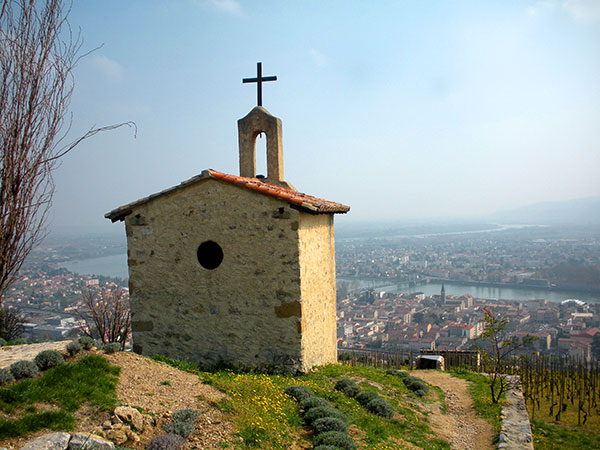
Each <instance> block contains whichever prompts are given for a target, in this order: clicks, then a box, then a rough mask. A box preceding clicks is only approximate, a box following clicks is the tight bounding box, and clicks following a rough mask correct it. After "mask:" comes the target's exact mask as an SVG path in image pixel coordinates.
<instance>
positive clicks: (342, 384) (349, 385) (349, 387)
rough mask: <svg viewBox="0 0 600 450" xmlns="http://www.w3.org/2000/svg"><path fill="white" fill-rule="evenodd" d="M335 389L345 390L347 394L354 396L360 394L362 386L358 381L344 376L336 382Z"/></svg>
mask: <svg viewBox="0 0 600 450" xmlns="http://www.w3.org/2000/svg"><path fill="white" fill-rule="evenodd" d="M334 389H335V390H336V391H340V392H343V393H344V394H345V395H347V396H348V397H352V398H354V397H356V396H357V395H358V394H360V388H359V387H358V385H357V384H356V382H355V381H354V380H351V379H349V378H342V379H341V380H338V382H337V383H335V386H334Z"/></svg>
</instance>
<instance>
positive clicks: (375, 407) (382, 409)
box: [365, 397, 394, 419]
mask: <svg viewBox="0 0 600 450" xmlns="http://www.w3.org/2000/svg"><path fill="white" fill-rule="evenodd" d="M365 408H367V410H368V411H370V412H372V413H373V414H377V415H378V416H381V417H386V418H388V419H390V418H391V417H393V416H394V408H393V407H392V405H390V404H389V403H388V402H386V401H385V400H384V399H382V398H379V397H378V398H374V399H373V400H371V401H370V402H369V403H367V406H366V407H365Z"/></svg>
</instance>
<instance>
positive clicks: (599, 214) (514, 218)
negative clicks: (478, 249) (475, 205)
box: [489, 197, 600, 225]
mask: <svg viewBox="0 0 600 450" xmlns="http://www.w3.org/2000/svg"><path fill="white" fill-rule="evenodd" d="M489 219H490V220H494V221H497V222H501V223H528V224H536V225H561V224H565V225H571V224H580V225H594V224H600V197H589V198H581V199H576V200H568V201H563V202H541V203H534V204H532V205H528V206H523V207H521V208H516V209H511V210H507V211H499V212H497V213H494V214H492V215H490V216H489Z"/></svg>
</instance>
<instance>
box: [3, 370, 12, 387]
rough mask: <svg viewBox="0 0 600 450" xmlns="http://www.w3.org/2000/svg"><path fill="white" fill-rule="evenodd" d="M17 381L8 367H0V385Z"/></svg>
mask: <svg viewBox="0 0 600 450" xmlns="http://www.w3.org/2000/svg"><path fill="white" fill-rule="evenodd" d="M13 381H15V377H13V374H12V373H10V370H8V369H0V386H1V385H4V384H8V383H12V382H13Z"/></svg>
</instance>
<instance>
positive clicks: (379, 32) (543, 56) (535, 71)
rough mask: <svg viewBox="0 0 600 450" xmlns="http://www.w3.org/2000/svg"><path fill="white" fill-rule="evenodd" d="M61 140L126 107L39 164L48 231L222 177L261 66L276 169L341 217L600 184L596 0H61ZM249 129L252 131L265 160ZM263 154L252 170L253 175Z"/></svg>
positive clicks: (450, 206)
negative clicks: (67, 78) (49, 187)
mask: <svg viewBox="0 0 600 450" xmlns="http://www.w3.org/2000/svg"><path fill="white" fill-rule="evenodd" d="M70 21H71V24H72V26H73V27H74V28H78V27H80V28H81V31H82V34H83V37H84V38H85V43H84V49H85V50H89V49H92V48H94V47H97V46H99V45H101V44H103V46H102V48H101V49H99V50H97V51H95V52H94V53H92V54H91V55H90V56H88V57H86V58H85V59H84V60H83V61H82V62H81V63H80V64H79V66H78V67H77V69H76V71H75V78H76V91H75V94H74V97H73V101H72V110H73V114H74V123H73V130H74V132H75V133H74V135H75V134H77V133H80V134H82V133H83V132H85V131H86V130H87V129H88V128H89V127H91V126H93V125H97V126H102V125H108V124H112V123H117V122H122V121H128V120H132V121H135V122H136V124H137V126H138V134H137V138H134V137H133V131H131V130H128V129H122V130H118V131H113V132H109V133H105V134H103V135H101V136H97V137H95V138H93V139H91V140H89V141H87V142H85V143H84V144H82V145H81V146H80V147H79V148H78V149H77V151H75V152H74V153H72V154H70V155H69V156H68V157H67V158H66V159H65V160H64V162H63V164H62V166H61V167H60V169H59V170H58V171H57V173H56V183H57V192H56V197H55V206H54V219H53V220H54V224H55V225H86V226H88V225H89V226H91V225H103V226H104V227H107V228H108V227H111V226H112V227H117V225H111V224H110V222H109V221H108V220H106V219H104V218H103V215H104V213H106V212H108V211H109V210H111V209H113V208H116V207H117V206H120V205H122V204H124V203H128V202H130V201H134V200H136V199H138V198H140V197H143V196H146V195H148V194H150V193H153V192H156V191H159V190H161V189H164V188H167V187H170V186H173V185H175V184H177V183H179V182H180V181H182V180H185V179H188V178H190V177H192V176H194V175H197V174H199V173H200V172H201V171H202V170H203V169H206V168H213V169H217V170H220V171H223V172H228V173H233V174H238V148H237V120H238V119H239V118H241V117H243V116H245V115H246V114H247V113H248V112H249V111H250V110H251V109H252V108H253V107H254V106H255V104H256V87H255V85H247V84H242V82H241V79H242V78H243V77H253V76H255V74H256V63H257V61H262V63H263V74H264V75H277V77H278V81H277V82H275V83H272V82H271V83H266V84H264V88H263V105H264V107H265V108H267V109H268V110H269V111H270V112H271V113H272V114H273V115H275V116H277V117H279V118H281V119H282V121H283V137H284V158H285V163H284V167H285V178H286V180H287V181H290V182H291V183H292V184H293V185H294V186H295V187H296V188H297V189H298V190H300V191H302V192H306V193H308V194H312V195H316V196H319V197H324V198H327V199H329V200H334V201H339V202H343V203H346V204H348V205H350V206H351V207H352V209H351V211H350V213H349V215H348V216H347V217H345V218H341V217H339V216H338V219H337V220H340V219H341V220H342V221H345V222H348V221H366V220H371V221H378V220H382V219H384V218H385V219H414V218H430V217H452V218H455V217H459V216H475V215H480V214H487V213H490V212H493V211H495V210H498V209H507V208H512V207H516V206H521V205H525V204H528V203H534V202H538V201H547V200H568V199H573V198H579V197H589V196H597V195H600V175H599V172H600V170H599V169H600V0H547V1H523V0H518V1H506V0H498V1H480V0H473V1H445V0H440V1H434V0H429V1H416V0H415V1H372V2H365V1H358V0H357V1H348V0H345V1H344V0H340V1H324V0H316V1H297V2H291V1H289V2H288V1H243V0H179V1H176V0H173V1H166V0H164V1H159V0H128V1H122V0H101V1H100V0H74V4H73V9H72V12H71V15H70ZM264 141H265V140H264V139H262V140H261V139H259V140H258V144H257V150H258V152H257V162H258V168H259V172H260V173H264V172H265V166H266V164H265V156H264ZM261 168H262V170H261Z"/></svg>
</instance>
